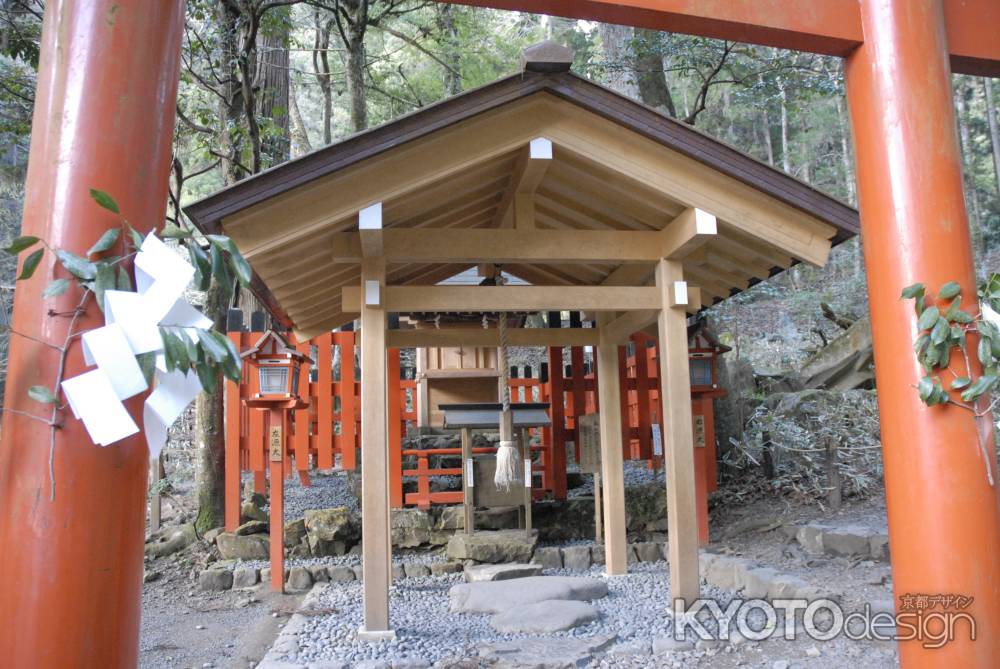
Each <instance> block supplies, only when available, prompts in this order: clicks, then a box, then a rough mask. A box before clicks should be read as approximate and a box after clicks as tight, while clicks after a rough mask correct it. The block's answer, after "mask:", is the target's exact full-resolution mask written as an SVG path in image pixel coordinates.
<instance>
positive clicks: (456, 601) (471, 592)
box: [448, 576, 608, 613]
mask: <svg viewBox="0 0 1000 669" xmlns="http://www.w3.org/2000/svg"><path fill="white" fill-rule="evenodd" d="M607 595H608V584H607V582H606V581H604V580H603V579H599V578H581V577H575V576H530V577H528V578H515V579H511V580H509V581H482V582H479V583H459V584H458V585H454V586H452V587H451V590H449V591H448V596H449V597H450V599H451V611H452V612H453V613H500V612H501V611H507V610H510V609H513V608H518V607H523V606H526V605H528V604H534V603H537V602H544V601H547V600H577V601H590V600H593V599H600V598H602V597H607Z"/></svg>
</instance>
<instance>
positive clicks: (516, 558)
mask: <svg viewBox="0 0 1000 669" xmlns="http://www.w3.org/2000/svg"><path fill="white" fill-rule="evenodd" d="M537 543H538V535H537V534H536V533H532V534H531V536H526V535H525V533H524V532H523V531H521V530H504V531H496V532H476V533H475V534H456V535H454V536H453V537H452V538H451V539H450V540H449V541H448V549H447V554H448V557H449V558H451V559H452V560H475V561H476V562H491V563H494V564H496V563H501V562H527V561H528V560H530V559H531V555H532V553H534V552H535V544H537Z"/></svg>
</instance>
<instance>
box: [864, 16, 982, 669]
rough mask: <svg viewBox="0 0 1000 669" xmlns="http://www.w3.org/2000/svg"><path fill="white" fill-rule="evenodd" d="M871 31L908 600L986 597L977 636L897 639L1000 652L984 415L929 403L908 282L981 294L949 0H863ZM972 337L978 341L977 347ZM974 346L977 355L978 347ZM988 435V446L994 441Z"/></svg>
mask: <svg viewBox="0 0 1000 669" xmlns="http://www.w3.org/2000/svg"><path fill="white" fill-rule="evenodd" d="M860 4H861V8H862V20H863V23H864V34H865V39H866V43H865V45H864V46H862V47H861V48H859V49H858V50H857V51H856V52H855V53H854V54H852V55H851V56H850V57H849V58H848V59H847V68H846V77H847V90H848V99H849V103H850V109H851V120H852V125H853V128H854V140H855V146H856V147H857V163H858V194H859V199H860V203H861V224H862V233H863V238H864V248H865V256H866V258H865V260H866V264H867V269H868V291H869V298H870V301H871V314H872V331H873V337H874V347H875V371H876V378H877V383H878V397H879V409H880V412H881V421H882V449H883V454H884V462H885V483H886V506H887V508H888V515H889V543H890V549H891V552H892V568H893V584H894V587H895V591H896V593H895V594H896V601H897V609H898V608H899V598H900V597H901V596H902V595H904V594H907V593H914V594H917V593H919V594H930V595H937V594H944V595H949V594H954V595H965V596H970V597H974V598H975V601H974V602H973V603H972V605H971V606H970V607H969V608H968V609H966V611H967V612H968V613H969V614H971V615H972V616H974V617H975V620H976V625H977V630H976V632H977V639H978V640H977V641H975V642H970V641H969V640H968V636H967V631H966V630H965V628H959V631H960V633H959V634H958V638H956V639H955V640H954V641H952V642H950V643H948V644H947V645H945V646H944V647H943V648H940V649H937V650H932V649H925V648H923V647H922V644H921V642H919V641H908V642H901V643H900V644H899V651H900V660H901V665H902V666H903V667H904V668H906V669H913V668H914V667H984V668H985V667H997V666H1000V510H998V497H997V488H996V487H995V486H991V485H990V484H989V483H988V482H987V476H986V467H985V463H984V462H983V459H982V458H981V457H980V455H979V446H978V445H977V429H976V422H975V420H974V418H973V416H972V414H971V413H969V412H968V411H965V410H963V409H960V408H956V407H940V406H938V407H933V408H928V407H925V406H924V405H923V403H921V402H920V400H919V399H918V397H917V392H916V390H915V388H914V386H915V385H916V383H917V380H918V379H919V378H920V376H921V370H920V368H919V366H918V364H917V362H916V360H915V358H914V355H913V352H912V351H913V349H912V344H913V341H914V340H915V339H916V336H917V326H916V319H915V316H914V313H913V305H912V302H911V301H908V300H907V301H904V300H901V299H900V291H901V290H902V289H903V287H904V286H907V285H909V284H911V283H914V282H917V281H921V282H924V283H926V284H927V285H928V286H929V287H930V288H932V289H934V290H936V289H937V288H938V287H940V286H941V285H942V284H944V283H945V282H947V281H951V280H955V281H958V282H959V283H960V284H961V286H962V289H963V295H964V296H965V297H966V300H965V303H964V304H965V305H967V306H968V305H970V303H971V302H972V301H973V300H974V299H975V297H974V296H975V294H976V293H975V282H974V274H973V261H972V252H971V247H970V243H969V229H968V223H967V217H966V210H965V203H964V200H963V194H962V175H961V161H960V156H959V149H958V142H957V140H956V136H955V115H954V110H953V108H952V98H951V82H950V72H949V66H948V54H947V44H946V43H945V42H946V40H945V30H944V24H943V19H942V7H941V2H940V0H861V3H860ZM973 350H974V347H973ZM973 357H974V356H973ZM992 442H993V439H992V435H990V436H989V444H988V446H987V451H988V452H989V453H993V443H992Z"/></svg>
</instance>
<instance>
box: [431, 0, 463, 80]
mask: <svg viewBox="0 0 1000 669" xmlns="http://www.w3.org/2000/svg"><path fill="white" fill-rule="evenodd" d="M436 7H437V27H438V32H440V33H441V47H442V58H441V60H443V61H444V62H445V64H446V65H447V67H446V68H445V70H444V90H445V93H447V94H448V95H458V94H459V93H461V92H462V52H461V50H460V48H459V44H458V26H457V25H456V24H455V12H456V11H457V7H455V5H450V4H445V3H438V4H437V5H436Z"/></svg>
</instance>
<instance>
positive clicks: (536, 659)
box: [443, 634, 616, 669]
mask: <svg viewBox="0 0 1000 669" xmlns="http://www.w3.org/2000/svg"><path fill="white" fill-rule="evenodd" d="M615 638H616V637H615V635H614V634H598V635H594V636H590V637H580V638H574V637H554V638H553V637H528V638H525V639H515V640H512V641H501V642H495V643H487V644H483V645H482V646H480V659H481V660H482V661H483V662H484V663H485V664H486V666H493V667H497V668H498V669H521V668H524V669H529V668H530V669H568V668H570V667H585V666H587V665H588V664H589V663H590V662H591V660H592V659H593V658H594V653H599V652H602V651H604V650H606V649H607V648H608V647H609V646H611V644H612V643H614V641H615ZM443 666H448V667H456V668H457V667H468V666H476V667H478V666H480V665H479V664H478V663H475V664H460V663H456V664H448V665H443Z"/></svg>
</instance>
